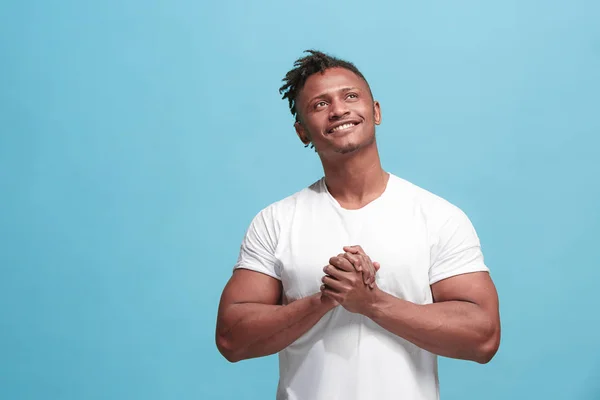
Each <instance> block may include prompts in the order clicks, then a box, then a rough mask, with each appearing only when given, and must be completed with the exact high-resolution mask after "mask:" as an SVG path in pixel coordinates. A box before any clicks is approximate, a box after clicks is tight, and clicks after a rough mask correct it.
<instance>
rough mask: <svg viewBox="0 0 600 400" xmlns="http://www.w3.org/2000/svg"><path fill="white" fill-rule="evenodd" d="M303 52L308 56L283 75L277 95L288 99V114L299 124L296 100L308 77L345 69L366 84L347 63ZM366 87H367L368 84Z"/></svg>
mask: <svg viewBox="0 0 600 400" xmlns="http://www.w3.org/2000/svg"><path fill="white" fill-rule="evenodd" d="M304 52H305V53H309V55H307V56H304V57H301V58H299V59H297V60H296V62H294V68H293V69H292V70H290V71H288V73H287V74H285V78H283V82H284V84H283V86H281V87H280V88H279V94H283V97H282V99H284V100H285V99H288V102H289V103H290V112H291V113H292V115H293V116H294V118H295V119H296V122H299V119H298V110H297V109H296V98H297V97H298V94H299V93H300V90H302V88H303V87H304V84H305V83H306V80H307V79H308V77H309V76H311V75H313V74H316V73H317V72H320V73H324V72H325V70H327V69H330V68H345V69H347V70H349V71H352V72H354V73H355V74H356V75H358V76H360V77H361V78H362V79H363V80H364V81H365V82H367V80H366V79H365V77H364V76H363V74H361V73H360V71H359V70H358V68H356V66H355V65H354V64H352V63H351V62H349V61H345V60H341V59H339V58H336V57H332V56H330V55H328V54H325V53H322V52H320V51H317V50H305V51H304ZM367 86H369V83H368V82H367ZM369 90H370V88H369ZM371 97H372V96H371Z"/></svg>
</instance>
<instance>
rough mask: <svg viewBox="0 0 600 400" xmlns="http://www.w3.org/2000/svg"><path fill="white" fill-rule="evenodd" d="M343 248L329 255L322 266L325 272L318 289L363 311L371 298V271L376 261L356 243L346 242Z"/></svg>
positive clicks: (353, 309) (351, 307)
mask: <svg viewBox="0 0 600 400" xmlns="http://www.w3.org/2000/svg"><path fill="white" fill-rule="evenodd" d="M344 251H345V253H341V254H338V255H337V256H335V257H331V258H330V259H329V264H328V265H327V266H325V268H323V271H324V272H325V274H326V275H325V276H324V277H323V279H322V281H323V285H322V286H321V293H322V296H324V297H327V298H328V299H330V300H332V301H334V302H335V303H336V304H340V305H341V306H342V307H344V308H345V309H346V310H348V311H350V312H355V313H360V314H364V312H365V310H366V308H367V307H369V305H370V304H371V303H372V302H373V300H374V296H375V293H374V292H375V289H377V284H376V283H375V274H376V273H377V271H378V270H379V268H380V265H379V263H377V262H372V261H371V258H370V257H369V256H368V255H367V254H366V253H365V252H364V250H363V249H362V248H361V247H360V246H346V247H344Z"/></svg>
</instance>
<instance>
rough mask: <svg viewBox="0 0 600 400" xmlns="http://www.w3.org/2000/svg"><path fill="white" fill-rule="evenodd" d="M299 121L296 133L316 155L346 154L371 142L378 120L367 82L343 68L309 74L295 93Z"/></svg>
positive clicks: (377, 106)
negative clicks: (313, 148)
mask: <svg viewBox="0 0 600 400" xmlns="http://www.w3.org/2000/svg"><path fill="white" fill-rule="evenodd" d="M296 109H297V113H298V117H299V120H300V122H297V123H296V125H295V127H296V133H297V134H298V137H299V138H300V140H301V141H302V142H303V143H304V144H309V143H311V142H312V144H313V145H314V146H315V149H316V151H317V152H318V153H319V155H320V156H322V157H323V156H327V155H335V154H338V155H339V154H348V153H353V152H356V151H357V150H359V149H361V148H364V147H366V146H369V145H372V144H374V142H375V125H379V124H380V122H381V110H380V107H379V103H378V102H376V101H373V99H372V98H371V94H370V92H369V87H368V86H367V83H366V82H365V81H364V80H363V79H362V78H360V77H359V76H358V75H356V74H355V73H354V72H352V71H349V70H347V69H345V68H331V69H328V70H325V72H324V73H323V74H321V73H316V74H313V75H311V76H310V77H309V78H308V79H307V80H306V83H305V85H304V87H303V88H302V90H301V91H300V93H299V94H298V97H297V99H296Z"/></svg>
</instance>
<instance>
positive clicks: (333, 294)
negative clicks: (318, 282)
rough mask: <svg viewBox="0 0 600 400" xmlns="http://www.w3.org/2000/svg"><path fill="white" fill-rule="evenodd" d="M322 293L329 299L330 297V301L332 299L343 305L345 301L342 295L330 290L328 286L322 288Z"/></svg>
mask: <svg viewBox="0 0 600 400" xmlns="http://www.w3.org/2000/svg"><path fill="white" fill-rule="evenodd" d="M321 293H322V294H323V295H324V296H327V297H329V298H330V299H332V300H334V301H336V302H338V303H341V301H342V300H343V299H342V295H341V294H339V293H338V292H335V291H333V290H331V289H329V288H328V287H327V286H325V285H323V286H321Z"/></svg>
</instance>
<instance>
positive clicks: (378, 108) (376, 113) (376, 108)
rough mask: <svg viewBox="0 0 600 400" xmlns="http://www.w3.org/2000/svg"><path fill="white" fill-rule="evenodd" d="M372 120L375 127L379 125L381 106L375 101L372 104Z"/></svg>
mask: <svg viewBox="0 0 600 400" xmlns="http://www.w3.org/2000/svg"><path fill="white" fill-rule="evenodd" d="M373 119H374V120H375V125H379V124H381V106H380V105H379V102H378V101H377V100H375V101H374V102H373Z"/></svg>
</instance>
